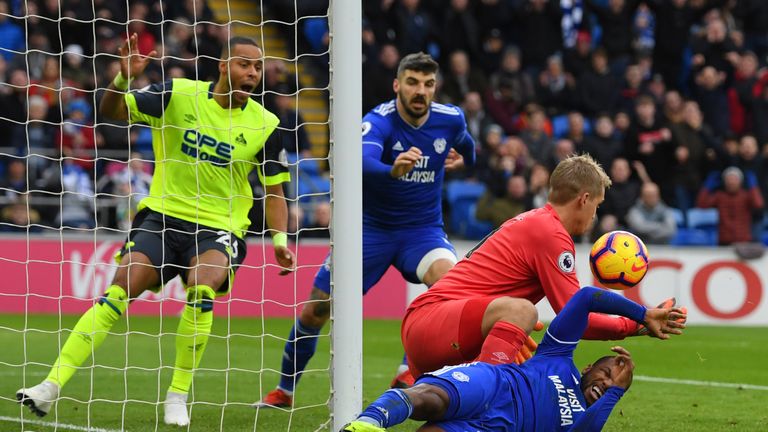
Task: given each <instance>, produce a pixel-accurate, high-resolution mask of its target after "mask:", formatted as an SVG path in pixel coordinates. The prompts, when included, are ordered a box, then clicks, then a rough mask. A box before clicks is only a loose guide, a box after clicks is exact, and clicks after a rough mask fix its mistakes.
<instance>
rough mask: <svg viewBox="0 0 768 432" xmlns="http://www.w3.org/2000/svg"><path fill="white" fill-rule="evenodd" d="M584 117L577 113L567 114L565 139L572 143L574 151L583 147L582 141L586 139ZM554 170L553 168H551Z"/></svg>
mask: <svg viewBox="0 0 768 432" xmlns="http://www.w3.org/2000/svg"><path fill="white" fill-rule="evenodd" d="M585 130H586V125H585V123H584V116H583V115H581V113H580V112H578V111H571V112H569V113H568V132H566V134H565V137H564V138H567V139H569V140H571V142H572V143H573V146H574V150H575V149H577V148H580V147H584V140H585V139H586V138H587V135H586V132H585ZM553 169H554V168H553Z"/></svg>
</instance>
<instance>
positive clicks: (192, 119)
mask: <svg viewBox="0 0 768 432" xmlns="http://www.w3.org/2000/svg"><path fill="white" fill-rule="evenodd" d="M184 121H187V122H190V123H194V122H196V121H197V117H195V116H193V115H192V114H184Z"/></svg>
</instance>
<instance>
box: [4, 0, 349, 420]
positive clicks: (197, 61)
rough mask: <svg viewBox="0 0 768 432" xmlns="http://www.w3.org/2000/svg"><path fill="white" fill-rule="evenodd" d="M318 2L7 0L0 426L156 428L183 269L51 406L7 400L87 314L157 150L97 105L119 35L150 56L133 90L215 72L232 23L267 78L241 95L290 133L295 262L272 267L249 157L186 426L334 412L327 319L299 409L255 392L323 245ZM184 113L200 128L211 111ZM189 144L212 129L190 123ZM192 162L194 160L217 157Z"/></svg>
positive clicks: (323, 82) (270, 371) (326, 218)
mask: <svg viewBox="0 0 768 432" xmlns="http://www.w3.org/2000/svg"><path fill="white" fill-rule="evenodd" d="M310 3H312V5H311V6H310ZM314 3H315V2H301V1H272V2H252V1H246V0H186V1H160V2H155V1H139V0H126V1H124V2H120V1H104V0H85V1H80V2H61V1H59V2H57V1H42V0H40V1H37V0H21V1H15V0H12V1H7V0H0V27H1V28H3V29H4V32H5V33H3V34H4V35H8V37H7V38H6V37H5V36H4V37H3V39H5V40H3V41H0V179H2V181H1V182H0V275H2V278H3V282H4V283H3V284H2V287H1V288H0V342H1V343H2V347H3V348H2V353H0V376H2V379H1V380H0V430H23V431H26V430H78V431H80V430H82V431H85V430H94V431H95V430H99V431H115V430H134V431H138V430H165V428H166V427H167V426H165V425H164V424H163V404H162V403H163V401H164V400H165V398H166V391H167V390H168V386H169V385H170V383H171V376H172V374H173V371H174V360H175V339H176V335H177V325H178V322H179V315H180V314H181V311H182V309H183V308H184V306H185V302H186V301H187V293H186V290H185V287H184V286H183V284H182V282H181V281H180V279H179V278H178V277H177V278H175V279H173V280H170V281H164V282H166V283H165V286H164V288H163V289H162V290H161V291H159V292H157V293H153V292H149V291H147V292H145V293H144V294H142V295H141V296H140V297H138V298H137V299H136V300H135V301H133V302H132V303H131V304H130V306H129V307H128V308H127V311H126V312H125V313H124V314H123V315H122V316H121V317H120V319H119V320H118V321H117V322H116V323H115V324H114V326H113V327H112V328H111V329H110V330H109V334H108V336H107V337H106V339H105V341H104V342H103V344H102V345H101V346H100V347H99V348H98V349H96V350H94V351H93V353H92V355H91V356H90V357H89V358H88V359H87V360H85V362H84V363H83V364H82V365H81V366H80V367H79V368H78V369H77V371H76V373H75V375H74V377H73V378H72V379H71V380H70V381H69V382H68V383H67V384H66V386H65V387H63V388H62V390H61V393H60V398H59V399H58V401H57V402H56V403H55V404H53V406H52V407H51V409H50V411H49V412H48V414H47V415H46V416H45V417H37V416H35V415H34V414H32V413H31V412H30V411H29V410H28V409H26V407H23V406H21V405H19V404H18V403H17V401H16V397H15V394H16V391H17V389H19V388H29V387H32V386H34V385H36V384H38V383H40V382H41V381H42V380H44V379H45V378H46V376H47V375H48V373H49V371H50V369H51V367H52V365H53V363H54V361H55V360H56V358H57V355H58V353H59V351H60V350H61V348H62V346H63V345H64V343H65V341H66V340H67V338H68V337H69V336H70V334H71V332H72V328H73V327H74V326H75V324H76V322H77V321H78V319H79V318H80V316H81V315H82V314H83V313H84V312H85V311H87V310H88V309H89V308H90V307H92V306H93V305H94V302H95V301H96V300H98V299H99V297H100V296H101V295H102V294H103V293H104V291H105V290H106V289H107V288H108V287H109V286H110V284H111V282H112V278H113V276H114V274H115V272H116V269H117V268H118V264H117V263H116V261H115V258H114V256H115V254H116V252H117V251H118V250H119V249H120V248H121V247H122V245H123V243H124V242H125V239H126V236H127V234H128V232H129V230H130V228H131V224H132V221H133V219H134V217H135V216H136V214H137V210H138V203H139V201H140V200H141V199H142V198H144V197H145V196H147V195H148V194H149V188H150V185H151V183H152V178H153V177H152V176H153V174H154V170H155V167H156V163H157V162H158V159H159V158H163V157H165V156H164V155H163V154H158V151H157V148H158V147H157V146H158V143H155V145H154V148H153V139H154V140H157V139H159V138H158V137H159V136H160V135H159V134H156V133H153V127H150V126H148V125H143V124H139V123H133V124H128V123H127V122H125V121H118V120H114V119H112V118H109V117H107V116H104V115H101V114H99V112H98V111H99V108H98V107H99V103H100V101H101V99H102V97H103V96H104V94H105V91H106V88H107V87H108V86H109V85H110V83H111V82H112V80H113V78H114V77H115V76H116V75H117V73H118V72H119V71H120V63H119V60H120V59H119V54H118V47H119V46H121V44H122V43H123V41H124V40H125V39H126V38H127V37H128V35H130V34H133V33H136V34H137V35H138V44H137V45H138V49H139V51H140V52H141V53H142V54H143V55H147V54H149V53H150V52H152V51H153V50H154V51H156V53H157V54H156V56H155V58H153V59H152V60H151V61H150V63H149V65H148V67H147V69H146V70H145V71H144V73H143V74H142V75H141V76H140V77H138V78H136V79H135V80H134V81H133V82H131V83H130V90H131V91H136V90H139V89H143V88H145V87H146V86H149V85H152V84H157V83H163V82H165V81H168V80H171V79H177V78H187V79H190V80H200V81H211V82H215V81H217V80H218V79H219V76H220V73H221V69H220V54H221V52H222V48H224V47H225V46H226V44H227V41H228V40H229V38H231V37H234V36H244V37H248V38H252V39H253V40H254V41H256V42H257V43H258V45H259V46H260V47H261V49H262V51H263V63H262V64H263V69H262V71H263V77H262V79H261V82H260V83H259V85H258V87H257V89H256V90H255V91H254V93H255V94H254V95H253V96H252V98H251V99H252V100H254V101H257V102H259V103H260V104H262V105H263V106H264V107H265V108H267V109H268V110H269V111H270V112H272V113H274V114H275V115H276V116H277V117H278V118H279V120H280V124H279V126H278V131H279V133H280V136H281V137H282V140H281V144H282V145H283V147H284V148H283V152H281V156H280V158H279V159H278V160H274V161H272V162H275V163H279V164H282V165H283V166H285V167H287V170H288V171H289V172H290V174H291V181H290V183H286V184H285V187H284V193H285V197H286V200H287V204H288V235H289V247H290V249H291V250H293V251H294V252H295V254H296V264H297V267H296V271H295V272H293V273H290V274H288V275H285V276H280V275H279V273H280V270H281V268H280V266H279V265H278V264H277V262H276V259H275V256H274V253H273V246H272V241H271V240H270V236H271V231H270V230H269V229H268V224H267V216H266V215H267V212H265V207H266V206H267V205H266V203H267V201H269V199H268V198H267V193H266V188H265V187H263V186H262V184H261V182H260V181H259V176H258V175H257V172H258V171H259V170H260V169H263V166H264V164H268V163H269V162H270V161H269V160H267V161H263V160H262V161H259V160H256V161H252V165H253V166H252V167H253V168H254V170H253V172H252V173H251V175H250V177H249V180H250V185H251V187H252V189H253V195H254V197H255V200H254V205H253V208H252V209H251V211H250V213H249V218H250V220H251V225H250V227H249V228H248V231H247V235H246V238H245V240H246V242H247V246H248V247H247V257H246V258H245V261H244V262H243V263H242V265H241V266H240V267H239V269H238V270H237V275H236V278H235V282H234V287H233V289H232V291H231V294H230V295H228V296H224V297H218V298H216V299H215V301H214V308H213V310H214V322H213V327H212V333H211V336H210V339H209V342H208V346H207V349H206V351H205V355H204V356H203V358H202V362H201V364H200V367H199V368H198V369H196V371H195V374H194V381H193V383H192V387H191V389H190V392H189V396H188V411H189V414H190V417H191V425H190V427H189V428H190V430H265V431H282V430H286V431H287V430H290V431H306V430H324V429H326V428H328V427H330V424H331V411H332V403H331V399H332V394H333V392H332V384H331V375H332V373H331V364H332V356H331V348H330V346H331V341H330V339H331V334H332V332H331V330H330V329H331V326H326V328H325V329H324V330H323V331H322V332H321V333H320V334H319V336H317V339H318V346H317V351H316V354H315V356H314V357H313V358H312V360H311V361H310V363H309V364H308V366H307V369H306V370H305V371H304V374H303V376H302V377H301V384H300V385H297V386H296V390H295V393H294V405H293V407H291V408H280V409H264V408H254V407H253V406H252V404H253V403H254V402H256V401H258V400H260V399H261V398H262V397H263V396H264V395H265V394H266V393H267V392H269V391H270V390H272V389H274V388H275V386H276V385H277V384H278V381H279V379H280V376H281V362H282V360H283V348H284V346H285V344H286V342H287V340H288V337H289V332H290V330H291V327H292V325H293V324H294V322H295V317H296V316H297V315H298V313H299V312H300V311H301V309H302V307H303V305H305V304H306V303H307V302H308V301H310V300H309V299H310V295H309V294H310V290H311V288H312V285H313V278H314V275H315V273H316V271H317V270H318V269H319V268H320V267H321V266H322V265H323V263H324V261H325V259H326V256H327V254H328V251H329V245H330V240H329V235H330V234H329V231H330V230H329V228H330V226H329V225H330V209H331V204H332V200H331V178H332V176H331V175H330V172H329V170H330V169H331V166H332V165H333V164H332V163H331V161H330V160H329V158H328V154H329V142H330V141H331V140H330V139H329V138H330V136H329V110H330V107H331V104H330V101H329V96H330V95H331V86H330V82H331V77H332V73H331V70H330V69H331V68H330V67H329V58H330V48H329V20H328V18H329V14H328V9H327V7H328V5H327V4H325V5H324V6H322V5H321V6H320V7H321V8H320V9H318V8H316V7H314V6H315V5H314ZM320 3H322V2H320ZM225 52H226V50H225ZM358 67H359V66H358ZM235 114H237V113H235ZM159 115H162V114H159ZM229 115H234V114H232V112H231V111H230V114H229ZM185 120H186V121H189V122H190V125H193V126H190V127H191V128H193V129H195V130H196V129H197V128H199V127H200V124H201V123H203V122H204V121H205V120H204V119H203V118H194V116H192V118H187V119H185ZM351 123H352V124H359V117H358V118H355V119H352V121H351ZM214 126H215V125H214ZM161 127H175V126H171V125H167V124H166V125H165V126H161ZM219 127H221V126H219ZM223 127H224V128H226V127H228V126H227V125H224V126H223ZM155 132H156V131H155ZM233 139H237V137H233ZM193 142H194V140H193ZM159 145H160V146H161V147H162V146H167V145H171V143H168V142H162V143H160V144H159ZM197 145H199V146H202V145H205V143H202V144H201V143H200V141H199V137H198V142H197ZM199 159H201V158H198V160H197V161H195V162H194V163H196V164H202V163H212V162H213V161H210V160H209V161H204V160H199ZM358 160H359V159H358ZM225 168H226V167H225ZM165 180H166V181H170V182H173V181H174V179H172V178H166V179H165ZM204 180H210V179H201V178H199V181H204ZM156 181H157V180H156ZM198 186H199V185H198ZM195 205H196V204H195V203H194V202H190V206H193V207H194V206H195ZM166 230H167V228H163V230H162V232H161V234H162V235H163V236H165V235H167V234H169V233H168V232H166ZM163 238H165V237H163ZM169 238H170V237H169ZM233 246H234V245H233ZM129 278H130V276H129ZM313 337H314V336H313ZM290 378H291V379H294V380H295V379H296V376H292V377H290Z"/></svg>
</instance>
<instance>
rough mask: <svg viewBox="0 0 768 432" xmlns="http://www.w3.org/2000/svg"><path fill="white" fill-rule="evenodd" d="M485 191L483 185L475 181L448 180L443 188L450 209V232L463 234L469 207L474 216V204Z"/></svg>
mask: <svg viewBox="0 0 768 432" xmlns="http://www.w3.org/2000/svg"><path fill="white" fill-rule="evenodd" d="M483 193H485V185H484V184H482V183H477V182H466V181H461V180H454V181H451V182H448V184H447V185H446V188H445V199H446V201H447V202H448V207H449V209H450V218H449V220H448V228H449V230H450V231H451V232H454V233H457V234H459V235H462V236H465V235H466V231H467V221H468V220H469V219H470V208H472V213H471V215H472V218H474V214H475V212H474V206H476V204H477V200H478V199H479V198H480V197H481V196H482V195H483Z"/></svg>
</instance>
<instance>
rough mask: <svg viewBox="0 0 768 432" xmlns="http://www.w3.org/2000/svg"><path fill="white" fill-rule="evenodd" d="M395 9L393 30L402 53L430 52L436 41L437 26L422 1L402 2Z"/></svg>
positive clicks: (410, 0) (406, 0)
mask: <svg viewBox="0 0 768 432" xmlns="http://www.w3.org/2000/svg"><path fill="white" fill-rule="evenodd" d="M394 7H395V24H394V26H393V28H394V30H395V38H396V43H397V48H398V50H399V51H400V53H401V54H403V55H405V54H411V53H417V52H420V51H427V52H430V49H429V48H430V46H431V45H432V44H434V42H435V40H436V37H435V24H434V23H433V20H432V16H430V14H429V13H427V12H426V11H425V10H424V9H423V8H422V7H421V0H402V1H400V2H398V3H397V4H396V5H395V6H394ZM436 57H439V56H436Z"/></svg>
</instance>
